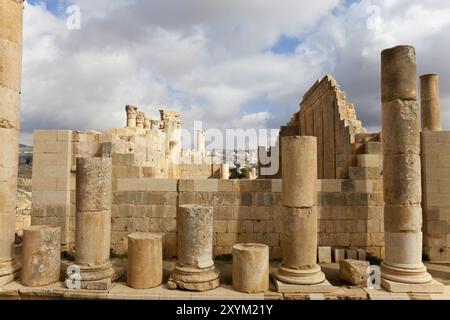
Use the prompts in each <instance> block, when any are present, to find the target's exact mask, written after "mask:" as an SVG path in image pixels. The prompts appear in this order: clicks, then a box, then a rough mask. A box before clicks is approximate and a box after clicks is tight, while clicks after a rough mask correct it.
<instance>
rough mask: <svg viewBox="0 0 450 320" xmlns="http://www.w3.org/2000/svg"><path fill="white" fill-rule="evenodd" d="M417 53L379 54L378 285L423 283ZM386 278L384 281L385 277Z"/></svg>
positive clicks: (425, 276) (410, 50)
mask: <svg viewBox="0 0 450 320" xmlns="http://www.w3.org/2000/svg"><path fill="white" fill-rule="evenodd" d="M417 90H418V87H417V75H416V52H415V49H414V48H413V47H411V46H398V47H395V48H391V49H387V50H384V51H383V52H382V53H381V95H382V145H383V155H384V156H383V170H384V171H383V180H384V182H383V185H384V201H385V208H384V228H385V260H384V261H383V263H382V266H381V272H382V285H383V286H384V287H385V288H386V289H388V290H391V289H392V282H390V281H393V282H397V283H408V284H422V283H428V282H430V281H431V280H432V279H431V276H430V275H429V274H428V273H427V270H426V267H425V266H424V264H423V263H422V230H421V229H422V208H421V202H422V191H421V165H420V123H419V106H418V104H417ZM386 280H388V281H386Z"/></svg>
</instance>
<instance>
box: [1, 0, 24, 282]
mask: <svg viewBox="0 0 450 320" xmlns="http://www.w3.org/2000/svg"><path fill="white" fill-rule="evenodd" d="M22 15H23V1H22V0H0V287H1V286H3V285H5V284H7V283H9V282H11V281H12V280H13V279H14V276H15V275H17V274H18V273H17V272H18V271H19V266H18V265H17V263H16V260H15V258H14V239H15V224H16V192H17V166H18V158H19V133H20V110H19V105H20V92H21V83H22V23H23V18H22Z"/></svg>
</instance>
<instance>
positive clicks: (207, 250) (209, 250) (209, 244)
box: [168, 205, 219, 291]
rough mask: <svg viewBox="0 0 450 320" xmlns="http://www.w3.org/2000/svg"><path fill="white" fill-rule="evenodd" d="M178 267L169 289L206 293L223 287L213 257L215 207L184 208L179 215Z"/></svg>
mask: <svg viewBox="0 0 450 320" xmlns="http://www.w3.org/2000/svg"><path fill="white" fill-rule="evenodd" d="M177 230H178V264H177V265H176V267H175V270H174V271H173V272H172V274H171V276H170V278H169V282H168V287H169V288H171V289H174V288H177V287H178V288H180V289H186V290H192V291H206V290H211V289H214V288H217V287H218V286H219V272H218V271H217V270H216V268H215V266H214V261H213V260H212V257H213V208H212V207H206V206H198V205H183V206H180V208H179V212H178V228H177Z"/></svg>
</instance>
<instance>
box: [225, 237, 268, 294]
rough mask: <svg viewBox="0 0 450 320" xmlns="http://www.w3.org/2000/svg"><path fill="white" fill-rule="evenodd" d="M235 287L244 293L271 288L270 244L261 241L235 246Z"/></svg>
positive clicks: (258, 291)
mask: <svg viewBox="0 0 450 320" xmlns="http://www.w3.org/2000/svg"><path fill="white" fill-rule="evenodd" d="M233 289H234V290H236V291H239V292H244V293H260V292H265V291H267V290H269V246H267V245H265V244H259V243H243V244H236V245H234V246H233Z"/></svg>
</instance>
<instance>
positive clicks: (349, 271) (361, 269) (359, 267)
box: [339, 259, 370, 287]
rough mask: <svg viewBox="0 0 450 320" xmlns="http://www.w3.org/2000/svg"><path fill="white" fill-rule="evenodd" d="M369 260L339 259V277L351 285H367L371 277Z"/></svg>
mask: <svg viewBox="0 0 450 320" xmlns="http://www.w3.org/2000/svg"><path fill="white" fill-rule="evenodd" d="M369 267H370V264H369V262H366V261H358V260H353V259H346V260H341V261H339V277H340V278H341V279H342V280H344V281H345V282H348V283H350V284H351V285H354V286H358V285H362V286H364V287H365V286H366V284H367V279H368V278H369Z"/></svg>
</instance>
